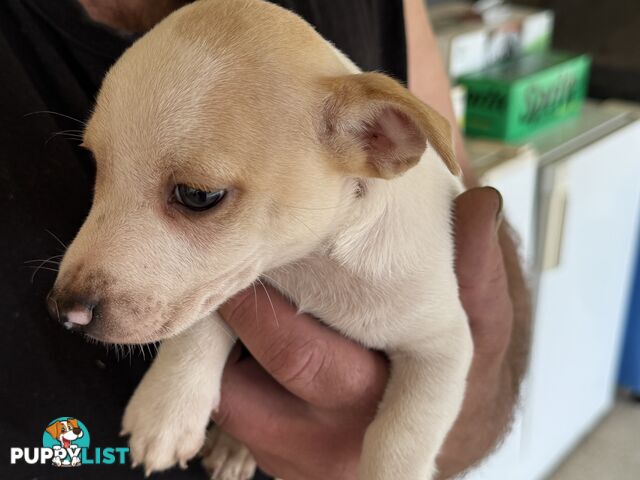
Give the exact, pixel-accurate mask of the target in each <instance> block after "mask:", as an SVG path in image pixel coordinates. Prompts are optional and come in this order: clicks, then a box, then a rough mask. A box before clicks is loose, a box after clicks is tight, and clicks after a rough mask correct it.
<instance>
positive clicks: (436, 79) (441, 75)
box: [404, 0, 477, 187]
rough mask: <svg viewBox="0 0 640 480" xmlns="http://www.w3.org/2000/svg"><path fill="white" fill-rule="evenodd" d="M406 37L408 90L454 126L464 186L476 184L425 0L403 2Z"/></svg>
mask: <svg viewBox="0 0 640 480" xmlns="http://www.w3.org/2000/svg"><path fill="white" fill-rule="evenodd" d="M404 13H405V29H406V37H407V50H408V56H407V61H408V67H409V85H408V87H409V90H411V92H412V93H413V94H414V95H415V96H416V97H418V98H419V99H420V100H422V101H423V102H425V103H427V104H429V105H430V106H431V107H433V108H435V109H436V110H437V111H438V112H439V113H440V114H442V115H444V116H445V117H446V118H447V120H449V122H451V125H452V126H453V127H454V128H453V130H454V141H455V145H456V157H457V160H458V163H459V164H460V166H461V167H462V172H463V174H464V180H465V184H466V185H467V186H468V187H473V186H475V185H476V183H477V182H476V178H475V175H474V173H473V171H472V169H471V167H470V165H469V160H468V157H467V154H466V151H465V149H464V142H463V138H462V133H461V132H460V129H459V128H457V121H456V118H455V114H454V112H453V105H452V103H451V94H450V92H451V84H450V82H449V77H448V75H447V72H446V70H445V68H444V64H443V61H442V58H441V57H440V52H439V50H438V44H437V40H436V37H435V35H434V33H433V30H432V28H431V23H430V21H429V17H428V13H427V9H426V8H425V5H424V0H404Z"/></svg>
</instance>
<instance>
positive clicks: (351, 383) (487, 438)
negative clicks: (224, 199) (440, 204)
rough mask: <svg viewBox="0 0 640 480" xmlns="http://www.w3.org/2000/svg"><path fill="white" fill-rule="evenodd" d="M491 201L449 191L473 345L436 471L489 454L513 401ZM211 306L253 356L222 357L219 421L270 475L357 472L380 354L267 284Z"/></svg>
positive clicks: (490, 194) (507, 307)
mask: <svg viewBox="0 0 640 480" xmlns="http://www.w3.org/2000/svg"><path fill="white" fill-rule="evenodd" d="M500 208H501V199H500V196H499V194H497V192H496V191H495V190H493V189H490V188H479V189H472V190H469V191H467V192H465V193H463V194H462V195H461V196H460V197H458V199H457V200H456V207H455V210H456V214H455V227H456V228H455V233H456V248H457V262H456V272H457V275H458V281H459V283H460V296H461V300H462V303H463V306H464V308H465V310H466V311H467V314H468V316H469V322H470V325H471V330H472V333H473V338H474V344H475V353H474V360H473V364H472V367H471V371H470V374H469V378H468V388H467V394H466V397H465V402H464V405H463V409H462V411H461V413H460V415H459V418H458V420H457V422H456V424H455V425H454V427H453V429H452V430H451V432H450V434H449V436H448V438H447V440H446V442H445V445H444V447H443V449H442V452H441V455H440V456H439V459H438V466H439V469H440V471H441V476H442V477H443V478H446V477H447V476H450V475H453V474H455V473H458V472H460V471H462V470H464V469H466V468H467V467H469V466H470V465H472V464H473V463H475V462H476V461H477V460H478V459H480V458H482V457H483V456H484V455H486V453H487V452H488V451H490V449H491V448H492V447H493V446H494V445H495V444H496V443H497V441H498V439H499V438H500V435H501V434H502V432H503V431H504V429H505V425H506V424H508V421H509V418H510V416H511V410H512V408H513V404H514V402H515V399H514V397H513V395H512V392H511V387H512V384H513V379H512V376H511V373H512V370H511V369H510V368H508V365H506V361H507V359H508V358H509V356H508V355H507V352H508V350H509V345H510V340H511V332H512V324H513V306H512V304H511V300H510V296H509V288H508V279H507V273H506V271H505V268H504V263H503V255H502V251H501V247H500V243H499V239H498V223H499V220H498V218H499V212H500ZM220 313H221V314H222V316H223V318H224V319H225V320H226V321H227V323H228V324H229V325H230V326H231V328H232V329H233V330H234V331H235V332H236V333H237V334H238V336H239V338H240V339H241V340H242V342H243V343H244V345H245V346H246V348H247V349H248V350H249V352H250V353H251V355H252V356H251V357H247V358H239V355H238V354H236V355H232V357H231V358H230V361H229V362H228V364H227V366H226V368H225V373H224V377H223V384H222V399H221V404H220V407H219V409H218V411H217V412H215V413H214V414H213V419H214V420H215V421H216V423H218V425H219V426H220V427H221V428H222V429H223V430H225V431H227V432H228V433H229V434H231V435H232V436H234V437H236V438H237V439H238V440H240V441H242V442H243V443H244V444H246V445H247V446H248V447H249V449H250V450H251V452H252V453H253V455H254V457H255V458H256V460H257V462H258V465H260V467H261V468H262V469H263V470H265V471H267V472H269V473H272V474H273V475H276V476H278V477H282V478H285V479H298V478H304V479H309V480H314V479H318V480H320V479H326V478H340V479H352V478H356V472H357V466H358V460H359V458H360V451H361V447H362V440H363V437H364V433H365V430H366V428H367V426H368V425H369V423H370V422H371V420H372V419H373V417H374V416H375V412H376V408H377V405H378V403H379V401H380V399H381V397H382V394H383V392H384V388H385V385H386V382H387V378H388V363H387V361H386V359H385V357H384V356H383V355H382V354H381V353H378V352H373V351H371V350H367V349H366V348H364V347H362V346H360V345H358V344H357V343H355V342H353V341H351V340H349V339H346V338H344V337H342V336H341V335H340V334H338V333H337V332H335V331H334V330H332V329H330V328H329V327H327V326H325V325H323V324H322V323H320V322H319V321H318V320H316V319H314V318H313V317H311V316H310V315H306V314H297V312H296V309H295V307H293V306H292V305H291V304H289V302H288V301H287V300H286V299H284V298H283V297H282V296H281V295H279V294H278V293H277V292H275V291H274V290H273V289H271V288H269V287H266V289H260V288H259V287H256V290H255V291H254V290H253V289H249V290H247V291H245V292H243V293H241V294H239V295H237V296H236V297H235V298H233V299H231V300H230V301H229V302H227V303H226V304H225V305H224V306H223V307H221V309H220ZM276 317H277V320H276ZM505 389H508V390H505Z"/></svg>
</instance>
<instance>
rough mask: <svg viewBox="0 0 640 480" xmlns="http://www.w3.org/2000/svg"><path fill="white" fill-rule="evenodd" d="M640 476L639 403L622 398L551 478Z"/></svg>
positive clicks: (599, 479) (625, 479)
mask: <svg viewBox="0 0 640 480" xmlns="http://www.w3.org/2000/svg"><path fill="white" fill-rule="evenodd" d="M638 479H640V403H633V402H631V401H629V400H619V401H618V403H617V404H616V407H615V408H614V409H613V411H612V412H611V413H610V414H609V415H607V416H606V417H605V418H604V419H603V421H602V422H601V423H600V425H598V426H597V427H596V429H595V430H594V431H593V432H592V433H591V434H590V435H589V436H587V437H586V438H585V439H584V441H583V442H582V443H581V444H580V445H578V447H577V448H576V450H575V451H574V452H573V453H572V454H571V455H570V456H569V458H567V460H566V461H565V462H564V463H563V464H562V465H560V467H559V468H558V470H557V471H556V473H554V474H553V475H551V476H550V477H549V480H638Z"/></svg>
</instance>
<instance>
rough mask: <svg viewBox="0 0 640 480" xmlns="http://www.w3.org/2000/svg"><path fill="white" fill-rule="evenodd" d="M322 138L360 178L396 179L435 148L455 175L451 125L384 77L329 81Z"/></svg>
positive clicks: (341, 165)
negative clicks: (426, 152)
mask: <svg viewBox="0 0 640 480" xmlns="http://www.w3.org/2000/svg"><path fill="white" fill-rule="evenodd" d="M322 87H323V88H324V89H325V92H326V97H325V99H324V104H323V108H322V118H321V124H320V139H321V142H322V143H323V144H325V145H326V146H327V147H328V148H329V150H330V152H331V154H332V156H333V158H335V159H336V161H337V162H338V166H339V168H340V169H341V170H342V171H343V172H344V173H345V174H347V175H350V176H356V177H378V178H386V179H388V178H393V177H396V176H398V175H401V174H402V173H404V172H405V171H406V170H408V169H409V168H411V167H413V166H414V165H416V164H417V163H418V161H419V160H420V158H421V157H422V154H423V153H424V152H425V150H426V149H427V148H428V146H427V145H429V146H431V147H432V148H434V150H436V152H437V153H438V155H439V156H440V158H441V159H442V161H443V162H444V163H445V165H446V166H447V168H448V169H449V170H450V171H451V173H453V174H454V175H458V174H459V173H460V168H459V166H458V164H457V163H456V161H455V156H454V153H453V137H452V131H451V127H450V125H449V122H448V121H447V120H446V119H445V118H444V117H443V116H442V115H440V114H439V113H438V112H436V111H435V110H433V109H432V108H431V107H429V106H427V105H425V104H424V103H422V102H421V101H420V100H418V99H417V98H416V97H414V96H413V95H412V94H411V93H409V91H408V90H407V89H406V88H404V87H403V86H402V85H400V84H399V83H398V82H396V81H395V80H393V79H391V78H389V77H387V76H386V75H382V74H380V73H360V74H354V75H345V76H341V77H333V78H328V79H324V80H323V81H322Z"/></svg>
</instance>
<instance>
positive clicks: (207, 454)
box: [202, 426, 256, 480]
mask: <svg viewBox="0 0 640 480" xmlns="http://www.w3.org/2000/svg"><path fill="white" fill-rule="evenodd" d="M202 456H203V458H202V466H203V467H204V468H205V470H206V471H207V473H208V474H209V475H210V478H211V480H248V479H251V478H253V475H254V473H255V471H256V462H255V460H254V459H253V456H252V455H251V453H250V452H249V450H248V449H247V447H245V446H244V445H243V444H242V443H240V442H239V441H238V440H236V439H235V438H233V437H231V436H230V435H228V434H226V433H224V432H223V431H222V430H220V429H219V428H218V427H216V426H212V427H211V428H210V429H209V431H208V432H207V440H206V442H205V446H204V448H203V449H202Z"/></svg>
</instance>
